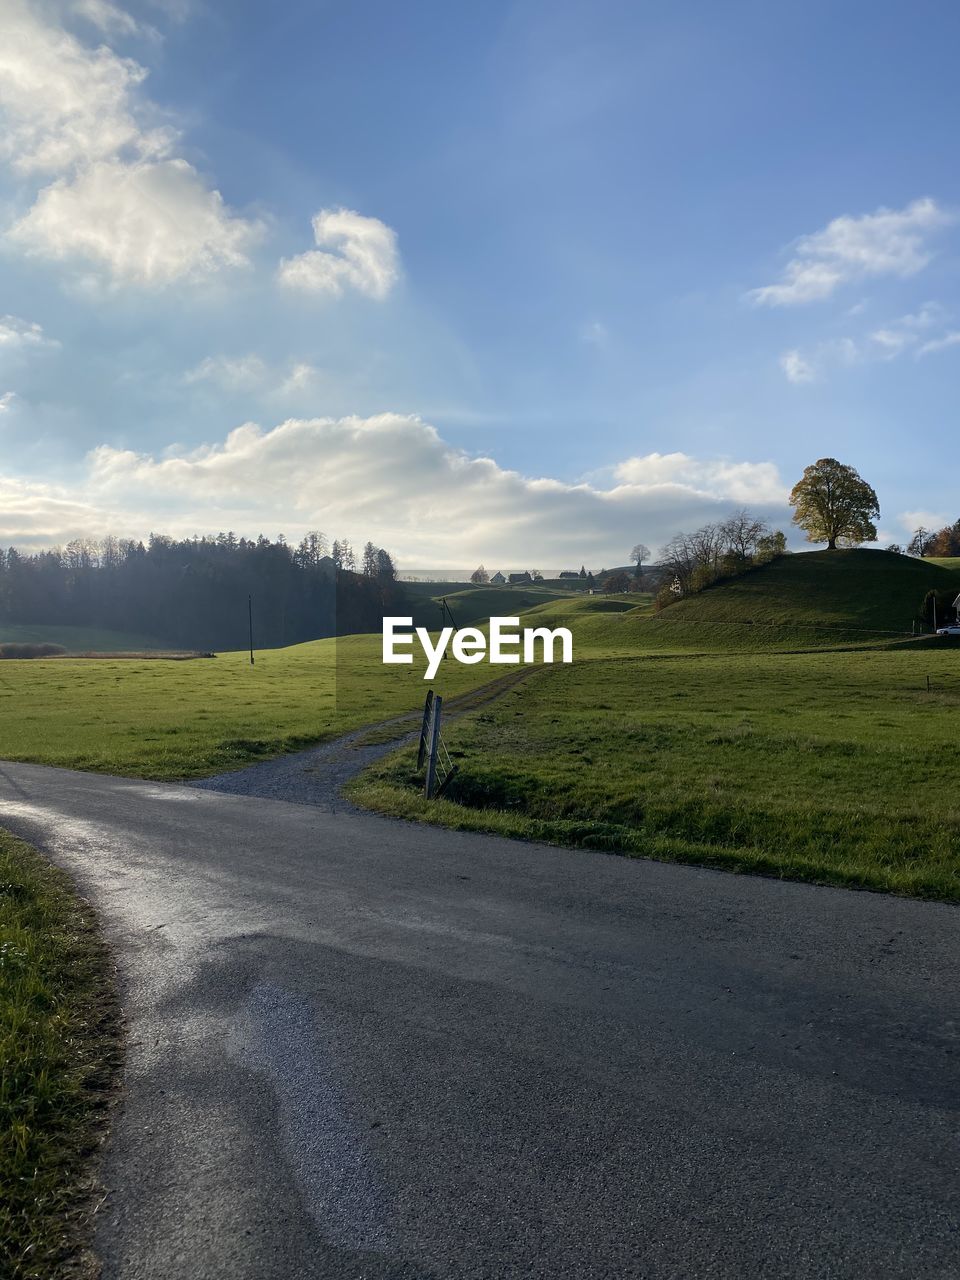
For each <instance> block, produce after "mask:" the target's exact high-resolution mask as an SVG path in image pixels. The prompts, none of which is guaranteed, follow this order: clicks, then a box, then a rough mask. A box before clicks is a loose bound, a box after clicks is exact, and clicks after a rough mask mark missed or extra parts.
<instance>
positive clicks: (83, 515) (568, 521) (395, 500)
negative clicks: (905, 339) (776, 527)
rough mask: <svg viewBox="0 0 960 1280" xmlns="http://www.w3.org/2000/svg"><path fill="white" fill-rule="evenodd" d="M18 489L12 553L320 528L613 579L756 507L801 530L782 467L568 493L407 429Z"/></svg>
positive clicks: (672, 473) (257, 445)
mask: <svg viewBox="0 0 960 1280" xmlns="http://www.w3.org/2000/svg"><path fill="white" fill-rule="evenodd" d="M9 486H13V490H11V492H14V491H15V492H16V493H19V494H20V498H19V499H18V501H17V503H15V504H14V505H13V506H11V505H10V504H9V503H7V502H5V501H4V496H3V495H4V490H3V486H2V484H0V511H2V516H0V541H3V540H5V541H6V542H8V543H9V542H10V541H13V542H17V543H23V544H27V545H29V544H35V543H36V542H37V541H38V539H41V537H42V539H45V540H46V541H47V542H51V541H52V542H63V541H65V540H68V539H69V538H70V537H73V536H76V535H78V534H81V533H86V534H89V535H90V536H99V535H102V534H103V533H105V532H107V531H112V532H115V533H118V534H121V535H127V536H143V535H144V534H145V533H147V532H148V531H149V530H150V529H151V528H157V529H160V528H162V529H163V530H165V531H169V532H172V533H180V534H184V535H186V534H191V533H194V532H210V531H216V530H218V529H220V528H224V529H227V528H232V529H237V530H247V531H249V532H251V533H252V532H257V531H260V530H263V531H265V532H278V531H281V530H282V531H283V532H285V533H286V534H287V535H288V536H290V537H295V536H300V535H301V534H302V533H303V532H304V531H306V530H307V529H310V528H317V527H319V528H323V529H326V530H328V531H329V532H331V533H334V534H336V535H338V536H346V537H348V538H351V539H353V540H355V541H361V540H366V539H367V538H372V539H373V540H374V541H375V542H377V543H379V544H380V545H382V546H386V547H389V548H390V549H391V551H393V552H395V553H396V554H397V555H399V557H400V558H401V560H402V561H405V562H406V563H407V564H413V563H420V564H430V563H433V564H441V563H446V564H456V563H459V562H461V561H462V562H463V563H472V562H474V561H476V560H479V559H483V560H484V561H485V562H486V563H490V562H491V561H499V560H502V561H503V562H504V563H505V564H515V563H517V562H531V563H536V562H538V561H539V562H541V563H544V564H560V563H561V562H566V561H568V560H570V561H571V562H572V561H574V560H575V561H576V563H577V564H579V563H581V562H582V561H586V562H587V563H594V564H599V563H602V562H605V563H607V564H610V563H614V562H616V561H618V560H619V561H622V560H624V559H625V557H626V553H627V551H628V549H629V548H630V547H631V546H633V544H634V543H635V542H636V541H637V539H638V538H640V537H642V538H643V540H644V541H645V542H647V543H648V544H649V545H651V546H655V545H659V544H661V543H663V542H664V541H665V540H666V539H667V538H669V537H671V536H672V535H673V534H674V533H676V532H677V530H678V529H684V528H694V527H696V526H698V525H700V524H702V523H703V522H704V521H706V520H710V519H716V518H717V517H719V516H724V515H726V514H728V513H729V511H730V510H731V509H732V508H733V507H735V506H739V505H740V504H741V503H746V504H749V505H750V506H751V507H752V508H754V509H756V510H757V511H759V512H760V513H761V514H767V515H769V516H770V517H771V518H772V519H775V520H778V521H785V520H786V518H787V516H788V512H787V511H786V507H785V499H786V489H785V486H784V485H783V484H782V482H781V480H780V477H779V475H778V473H777V469H776V467H775V466H774V465H773V464H772V463H769V462H761V463H750V462H733V461H730V460H725V459H719V460H717V459H714V460H710V459H697V458H693V457H690V456H689V455H687V454H682V453H673V454H657V453H654V454H649V455H647V456H646V457H638V458H630V459H627V460H626V461H624V462H623V463H621V464H620V466H619V467H617V468H616V469H615V471H614V473H613V477H612V483H611V484H610V485H609V486H608V487H600V486H599V485H596V484H590V483H581V484H568V483H565V482H562V481H559V480H555V479H551V478H548V477H540V478H535V477H528V476H523V475H521V474H519V473H518V472H516V471H509V470H505V469H504V468H502V467H500V466H499V465H498V464H497V463H496V462H495V461H494V460H493V459H491V458H473V457H470V456H469V455H467V454H466V453H464V452H462V451H461V450H459V449H456V448H454V447H453V446H451V445H449V444H447V443H446V442H445V441H444V440H443V439H441V437H440V436H439V435H438V433H437V432H436V430H435V429H434V428H433V427H431V426H429V425H427V424H426V423H424V422H422V421H421V420H419V419H418V418H412V417H406V416H401V415H398V414H381V415H379V416H377V417H373V418H366V419H363V418H342V419H329V418H313V419H290V420H288V421H286V422H283V423H281V424H280V425H279V426H277V427H275V428H273V429H272V430H269V431H264V430H261V429H260V428H259V427H257V426H255V425H253V424H249V423H248V424H247V425H245V426H242V427H239V428H237V429H236V430H235V431H232V432H231V433H230V434H229V435H228V436H227V438H226V439H225V440H224V441H223V442H222V443H218V444H212V445H208V446H205V447H203V448H200V449H195V450H192V451H189V452H184V451H177V452H173V453H171V452H167V453H164V454H162V455H159V456H152V455H148V454H139V453H135V452H133V451H130V450H120V449H114V448H111V447H107V446H103V447H101V448H99V449H96V450H94V451H93V453H92V454H91V455H90V456H89V458H88V461H87V470H86V473H85V474H84V476H83V477H82V478H81V479H80V480H79V481H78V483H77V484H76V485H75V486H73V487H72V488H67V487H60V488H56V489H54V488H51V487H49V486H38V485H31V484H30V483H29V482H26V481H10V482H8V488H9ZM17 486H19V488H17ZM31 493H33V494H34V495H35V501H34V502H33V503H31V501H30V498H29V495H30V494H31ZM784 527H787V526H786V525H784Z"/></svg>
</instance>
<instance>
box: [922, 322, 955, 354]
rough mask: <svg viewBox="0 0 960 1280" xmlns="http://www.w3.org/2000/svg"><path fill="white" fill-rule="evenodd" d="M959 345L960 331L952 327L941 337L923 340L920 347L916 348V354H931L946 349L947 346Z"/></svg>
mask: <svg viewBox="0 0 960 1280" xmlns="http://www.w3.org/2000/svg"><path fill="white" fill-rule="evenodd" d="M957 345H960V331H958V330H956V329H954V330H951V331H950V332H949V333H945V334H944V335H943V337H942V338H934V339H932V340H931V341H930V342H925V343H924V344H923V346H922V347H920V348H919V349H918V350H917V355H918V356H929V355H933V354H934V352H936V351H946V349H947V348H948V347H955V346H957Z"/></svg>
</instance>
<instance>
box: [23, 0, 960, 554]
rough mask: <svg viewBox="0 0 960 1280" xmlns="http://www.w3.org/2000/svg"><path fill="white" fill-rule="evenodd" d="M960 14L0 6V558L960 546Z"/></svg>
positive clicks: (312, 3)
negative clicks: (779, 536)
mask: <svg viewBox="0 0 960 1280" xmlns="http://www.w3.org/2000/svg"><path fill="white" fill-rule="evenodd" d="M958 47H960V7H958V6H957V5H956V4H955V3H954V2H953V0H914V3H912V4H910V5H906V4H904V3H903V2H902V0H895V2H893V0H870V2H869V3H866V2H861V0H803V3H802V4H801V3H798V2H796V0H772V2H771V0H728V2H727V3H725V4H723V5H717V4H715V3H714V2H713V0H677V3H674V4H670V5H662V4H653V3H646V2H637V0H631V2H629V3H627V2H623V3H612V2H610V0H591V3H590V4H589V5H588V4H586V3H584V2H583V0H580V2H579V3H571V2H570V0H524V2H520V3H513V2H509V3H508V2H506V0H487V2H486V3H484V4H482V5H461V4H452V5H451V4H450V3H449V2H448V0H447V2H444V3H441V2H440V0H410V3H408V4H405V5H398V4H396V3H386V2H382V3H381V2H379V0H376V2H375V0H356V2H355V3H352V4H349V5H343V4H333V3H325V2H322V0H321V2H318V0H280V2H279V3H277V4H274V5H271V6H266V5H264V4H262V3H257V4H255V3H252V0H229V3H228V2H227V0H136V2H134V0H130V2H129V3H127V4H125V5H121V4H119V3H112V2H111V0H0V445H2V453H0V545H11V544H15V545H17V546H20V547H34V548H37V547H46V546H54V545H61V544H64V543H66V542H67V541H69V540H70V539H71V538H74V537H91V538H98V537H101V536H103V535H105V534H107V533H114V534H117V535H119V536H132V537H145V536H146V535H148V534H149V533H150V532H151V531H157V532H166V533H171V534H175V535H193V534H203V533H215V532H217V531H218V530H221V529H223V530H227V529H232V530H234V531H236V532H237V533H238V534H246V535H248V536H249V535H256V534H258V533H264V534H266V535H267V536H269V537H275V536H277V535H278V534H280V533H283V534H284V535H285V536H286V537H287V538H288V539H290V540H297V539H299V537H300V536H302V534H303V533H304V532H305V531H306V530H308V529H314V528H319V529H321V530H323V531H324V532H326V533H327V534H328V536H330V537H331V538H332V537H340V538H348V539H350V540H351V541H354V542H357V543H363V542H365V541H367V540H368V539H369V540H372V541H374V542H375V543H377V544H378V545H382V546H385V547H387V548H388V549H389V550H390V551H391V552H392V553H393V554H394V555H395V556H396V558H397V560H398V562H399V564H400V567H401V571H402V569H403V568H404V566H406V567H408V568H413V567H418V568H419V567H424V566H437V567H439V566H464V567H468V566H473V565H475V564H476V563H479V562H483V563H484V564H485V565H486V566H487V568H488V569H489V570H491V571H492V570H493V569H494V568H500V567H503V568H514V567H520V568H523V567H544V566H551V567H557V568H559V567H574V568H576V567H578V566H579V565H580V564H581V563H583V562H585V563H587V564H588V565H590V566H592V567H598V566H601V565H610V564H614V563H624V562H625V561H626V559H627V557H628V553H629V551H630V549H631V547H632V546H633V545H634V544H635V543H637V542H640V541H642V542H644V543H646V544H647V545H648V546H649V547H651V548H652V549H653V550H654V551H656V549H657V548H658V547H659V546H660V545H661V544H662V543H663V542H665V541H666V540H667V539H668V538H669V537H671V536H672V535H673V534H675V533H677V532H678V531H680V530H687V529H691V528H695V527H697V526H698V525H700V524H702V523H704V522H705V521H707V520H712V519H719V518H724V517H725V516H727V515H728V514H729V513H730V512H731V511H732V510H733V509H734V508H736V507H739V506H747V507H749V508H750V509H751V510H752V511H754V512H756V513H757V514H759V515H762V516H763V517H764V518H766V519H768V520H769V521H770V522H771V523H772V524H773V525H775V526H777V527H782V528H784V529H785V530H786V531H787V532H788V533H789V536H790V545H791V546H792V547H794V548H795V549H800V548H801V546H802V545H803V543H802V535H801V534H800V533H799V532H798V531H796V530H792V529H791V526H790V525H789V519H790V509H789V506H788V504H787V496H788V494H789V491H790V488H791V486H792V485H793V483H794V482H795V481H796V480H797V479H798V478H799V476H800V474H801V472H802V470H803V468H804V467H805V466H806V465H808V464H809V463H811V462H813V461H815V460H816V459H817V458H819V457H822V456H833V457H837V458H839V459H840V460H841V461H843V462H846V463H849V464H851V465H852V466H854V467H856V468H857V469H858V471H859V472H860V473H861V475H862V476H863V477H864V478H865V479H866V480H868V481H869V482H870V483H871V484H872V485H873V486H874V488H875V489H876V491H877V494H878V497H879V500H880V507H881V519H880V521H879V525H878V528H879V539H878V544H879V545H886V544H888V543H890V542H901V543H902V542H905V541H907V539H908V538H909V535H910V532H911V530H912V529H913V528H915V527H916V526H917V525H918V524H920V523H922V524H924V525H925V526H927V527H939V526H941V525H943V524H944V523H947V522H951V523H952V522H953V521H954V520H956V519H957V518H958V516H960V486H958V483H957V477H958V474H960V429H958V422H957V394H956V393H957V388H958V374H960V172H958V168H957V163H956V136H957V126H958V117H960V111H958V108H960V80H958V78H957V77H956V75H955V51H956V49H957V48H958Z"/></svg>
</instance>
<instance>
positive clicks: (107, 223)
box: [8, 159, 257, 285]
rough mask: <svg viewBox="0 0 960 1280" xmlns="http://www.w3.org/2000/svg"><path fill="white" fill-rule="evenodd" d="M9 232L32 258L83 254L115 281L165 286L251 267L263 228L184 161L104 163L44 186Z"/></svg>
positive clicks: (58, 258) (53, 257) (63, 257)
mask: <svg viewBox="0 0 960 1280" xmlns="http://www.w3.org/2000/svg"><path fill="white" fill-rule="evenodd" d="M8 234H9V238H10V239H11V240H12V241H13V242H14V243H16V244H19V245H21V246H23V248H24V250H25V251H26V252H27V254H29V255H35V256H40V257H43V258H50V259H56V260H63V259H67V258H71V257H73V256H79V257H82V258H85V259H87V260H88V261H90V262H93V263H95V264H98V265H100V266H102V267H105V268H106V269H107V271H108V272H109V274H110V276H111V277H112V279H113V280H115V281H117V282H122V283H125V284H136V285H166V284H170V283H172V282H173V281H175V280H180V279H197V278H199V277H202V276H206V275H209V274H210V273H211V272H213V271H215V270H217V268H219V267H222V266H228V267H236V266H243V265H245V264H246V263H247V261H248V259H247V250H248V249H249V248H250V247H251V245H252V244H253V243H254V241H255V240H256V238H257V228H255V227H254V226H252V225H251V224H250V223H247V222H244V221H242V220H241V219H238V218H234V217H232V216H231V215H230V214H229V212H228V211H227V210H226V209H225V208H224V204H223V199H222V197H221V196H220V193H219V192H218V191H210V190H209V189H208V188H207V187H206V186H205V184H204V182H203V181H202V179H201V178H200V175H199V174H198V173H197V171H196V170H195V169H194V168H193V167H192V166H191V165H189V164H187V162H186V161H185V160H176V159H173V160H160V161H156V162H152V161H151V162H143V161H138V162H136V163H132V164H127V163H124V162H123V161H120V160H101V161H98V162H97V163H96V164H93V165H90V166H89V167H87V168H85V169H84V170H83V171H82V172H81V173H79V174H78V175H77V177H76V178H73V179H60V180H58V181H57V182H55V183H53V184H52V185H51V186H49V187H47V188H46V189H45V190H44V191H41V193H40V195H39V197H38V199H37V202H36V204H35V205H34V206H33V208H32V209H31V210H30V212H29V213H28V214H27V215H26V217H24V218H22V219H21V220H20V221H19V222H18V223H16V224H15V226H13V227H12V228H11V230H10V232H9V233H8Z"/></svg>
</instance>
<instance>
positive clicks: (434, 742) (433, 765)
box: [423, 694, 443, 800]
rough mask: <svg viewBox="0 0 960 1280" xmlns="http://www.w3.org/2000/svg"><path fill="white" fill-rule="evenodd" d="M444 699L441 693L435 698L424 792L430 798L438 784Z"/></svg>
mask: <svg viewBox="0 0 960 1280" xmlns="http://www.w3.org/2000/svg"><path fill="white" fill-rule="evenodd" d="M442 707H443V699H442V698H441V697H440V695H439V694H437V696H436V697H435V698H434V700H433V719H432V721H431V724H430V755H429V757H428V758H427V780H426V782H425V783H424V784H423V794H424V795H425V796H426V797H427V799H428V800H432V799H433V793H434V790H435V788H436V785H437V754H438V752H439V750H440V711H441V708H442Z"/></svg>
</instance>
